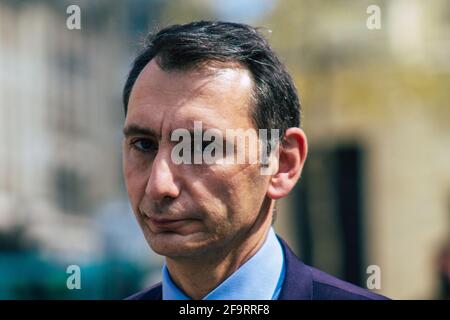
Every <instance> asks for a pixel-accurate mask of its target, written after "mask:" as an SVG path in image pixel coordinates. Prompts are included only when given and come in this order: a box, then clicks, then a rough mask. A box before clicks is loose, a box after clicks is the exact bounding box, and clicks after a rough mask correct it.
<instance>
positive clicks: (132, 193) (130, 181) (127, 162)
mask: <svg viewBox="0 0 450 320" xmlns="http://www.w3.org/2000/svg"><path fill="white" fill-rule="evenodd" d="M130 158H131V157H130V156H129V154H127V153H124V157H123V176H124V180H125V186H126V188H127V192H128V197H129V199H130V202H131V205H132V206H133V208H135V207H136V206H137V205H138V204H139V201H140V199H142V197H143V195H144V194H145V188H146V185H147V181H148V179H147V176H146V170H141V168H140V167H139V166H137V165H136V163H135V162H134V161H133V159H130Z"/></svg>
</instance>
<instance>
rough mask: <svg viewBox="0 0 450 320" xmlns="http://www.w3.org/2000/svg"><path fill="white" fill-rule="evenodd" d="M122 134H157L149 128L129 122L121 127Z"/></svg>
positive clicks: (127, 135)
mask: <svg viewBox="0 0 450 320" xmlns="http://www.w3.org/2000/svg"><path fill="white" fill-rule="evenodd" d="M123 134H124V136H125V137H129V136H137V135H144V136H154V137H157V134H156V133H155V132H154V131H153V130H152V129H150V128H144V127H141V126H138V125H136V124H130V125H128V126H126V127H125V128H123Z"/></svg>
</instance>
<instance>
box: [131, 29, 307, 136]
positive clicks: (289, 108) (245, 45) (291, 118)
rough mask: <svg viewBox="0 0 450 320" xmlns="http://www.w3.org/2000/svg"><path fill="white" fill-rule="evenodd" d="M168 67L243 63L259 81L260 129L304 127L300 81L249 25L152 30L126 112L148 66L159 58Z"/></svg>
mask: <svg viewBox="0 0 450 320" xmlns="http://www.w3.org/2000/svg"><path fill="white" fill-rule="evenodd" d="M153 58H156V62H157V63H158V65H159V66H160V67H161V68H162V69H163V70H188V69H192V68H197V67H201V66H203V65H206V64H208V63H214V62H220V63H225V64H226V63H238V64H239V65H242V66H243V67H245V68H247V69H248V70H249V71H250V73H251V75H252V77H253V80H254V92H253V98H254V102H255V105H254V106H253V108H252V109H251V110H250V114H251V117H252V120H253V123H254V125H255V128H257V129H268V130H269V129H279V134H280V137H283V136H284V134H285V132H286V130H287V129H288V128H290V127H300V118H301V113H300V112H301V109H300V101H299V98H298V95H297V90H296V88H295V85H294V82H293V81H292V78H291V76H290V75H289V74H288V72H287V71H286V68H285V66H284V65H283V64H282V63H281V62H280V60H279V59H278V57H277V55H276V54H275V52H274V51H273V49H272V48H271V46H270V45H269V43H268V41H267V40H266V39H265V38H264V37H263V36H262V35H261V33H259V31H258V30H257V29H256V28H253V27H251V26H249V25H246V24H241V23H231V22H221V21H197V22H191V23H188V24H182V25H172V26H169V27H167V28H164V29H162V30H160V31H159V32H157V33H152V34H150V35H149V36H148V37H147V39H146V41H145V42H144V46H143V50H142V51H141V53H140V54H139V55H138V56H137V57H136V59H135V60H134V63H133V65H132V68H131V70H130V73H129V75H128V78H127V81H126V83H125V87H124V89H123V104H124V108H125V115H126V113H127V109H128V101H129V98H130V94H131V90H132V89H133V85H134V83H135V82H136V79H137V77H138V76H139V74H140V73H141V71H142V70H143V69H144V67H145V66H146V65H147V64H148V63H149V62H150V61H151V60H152V59H153Z"/></svg>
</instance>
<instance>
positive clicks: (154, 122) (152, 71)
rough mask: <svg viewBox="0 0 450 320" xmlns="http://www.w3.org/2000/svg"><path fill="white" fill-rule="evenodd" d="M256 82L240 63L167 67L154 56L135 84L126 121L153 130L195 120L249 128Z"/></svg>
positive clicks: (230, 126)
mask: <svg viewBox="0 0 450 320" xmlns="http://www.w3.org/2000/svg"><path fill="white" fill-rule="evenodd" d="M253 86H254V82H253V79H252V76H251V74H250V72H249V71H248V70H247V69H244V68H242V67H239V66H230V67H221V68H212V67H211V68H206V67H205V68H203V69H195V70H189V71H165V70H162V69H161V68H160V67H159V65H158V64H157V63H156V62H155V61H154V59H153V60H152V61H151V62H150V63H149V64H147V66H146V67H145V68H144V69H143V70H142V72H141V73H140V75H139V76H138V78H137V80H136V82H135V84H134V87H133V90H132V92H131V95H130V100H129V103H128V112H127V119H126V123H127V124H137V125H140V126H146V127H149V126H150V127H152V129H153V130H158V128H160V127H161V126H162V125H163V124H162V122H171V123H177V124H181V123H182V122H184V123H186V122H193V121H203V122H205V123H206V124H207V125H208V124H209V126H214V127H217V128H223V129H226V128H241V127H247V128H248V127H251V126H252V122H251V119H250V116H249V115H250V113H249V106H250V105H251V103H252V102H251V100H252V99H251V97H252V92H253ZM172 129H173V128H172Z"/></svg>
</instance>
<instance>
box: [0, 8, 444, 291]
mask: <svg viewBox="0 0 450 320" xmlns="http://www.w3.org/2000/svg"><path fill="white" fill-rule="evenodd" d="M70 5H77V6H79V8H80V17H81V24H80V25H81V29H73V30H71V29H69V28H68V27H67V19H68V17H69V16H70V14H68V13H67V11H66V10H67V8H68V7H69V6H70ZM370 5H376V6H377V7H378V8H379V9H380V12H379V13H380V28H378V29H371V28H369V27H368V25H367V20H368V18H369V17H370V16H371V13H368V12H367V8H368V7H369V6H370ZM210 19H214V20H228V21H234V22H244V23H248V24H251V25H253V26H259V27H261V32H262V33H263V34H264V35H265V36H266V37H267V38H268V39H269V41H270V42H271V44H272V45H273V47H274V48H275V50H276V52H277V53H278V54H279V56H280V58H281V59H282V60H283V61H284V62H285V64H286V65H287V68H288V70H289V71H290V73H291V75H292V76H293V77H294V80H295V82H296V85H297V88H298V90H299V94H300V98H301V103H302V107H303V112H304V115H303V123H304V130H305V132H306V134H307V136H308V140H309V146H310V154H309V158H308V159H307V162H306V167H305V169H304V173H303V175H302V179H301V180H300V183H299V184H298V186H297V187H296V189H295V190H294V191H293V192H292V194H291V195H290V196H289V198H287V199H284V200H283V201H281V203H279V204H278V212H279V214H278V220H277V222H276V225H275V228H276V230H277V231H278V233H279V234H280V235H282V236H283V237H284V238H285V239H286V240H287V241H288V243H290V245H291V246H292V247H293V249H294V250H295V251H296V253H297V254H298V255H299V256H300V257H301V259H303V260H304V261H305V262H306V263H308V264H311V265H313V266H315V267H317V268H320V269H323V270H325V271H327V272H329V273H331V274H333V275H335V276H337V277H340V278H342V279H345V280H347V281H350V282H353V283H355V284H358V285H361V286H364V287H366V281H367V279H368V277H369V276H370V273H367V268H368V267H369V266H371V265H375V266H378V267H379V268H380V269H379V270H380V271H381V282H380V283H381V287H380V288H379V289H375V290H374V291H375V292H377V293H381V294H384V295H387V296H389V297H391V298H394V299H449V298H450V148H449V147H450V105H449V103H450V102H449V100H450V58H449V57H450V36H449V35H450V1H447V0H430V1H421V0H395V1H388V0H372V1H366V0H361V1H351V0H335V1H329V0H314V1H313V0H304V1H299V0H169V1H163V0H128V1H125V0H120V1H119V0H118V1H106V0H95V1H88V0H85V1H75V0H72V1H66V0H58V1H57V0H48V1H45V0H35V1H32V0H28V1H27V0H0V299H58V298H61V299H122V298H124V297H126V296H128V295H130V294H131V293H134V292H136V291H138V290H141V289H143V288H144V287H146V286H149V285H150V284H153V283H155V282H156V281H159V279H160V273H161V269H160V268H161V264H162V261H163V259H162V257H160V256H157V255H156V254H154V253H152V252H151V250H150V249H149V248H148V246H147V244H146V241H145V239H144V237H143V236H142V234H141V231H140V229H139V227H138V225H137V223H136V222H135V220H134V216H133V213H132V212H131V209H130V207H129V204H128V199H127V195H126V191H125V188H124V183H123V178H122V171H121V170H122V169H121V166H122V164H121V141H122V133H121V130H122V124H123V121H124V113H123V106H122V102H121V91H122V87H123V84H124V81H125V79H126V75H127V72H128V70H129V68H130V64H131V62H132V61H133V58H134V56H135V55H136V53H137V51H138V49H139V45H138V44H139V42H140V41H141V40H142V39H143V38H144V36H145V35H146V34H147V33H148V32H149V31H152V30H157V29H158V28H160V27H164V26H167V25H170V24H174V23H185V22H190V21H192V20H210ZM69 265H78V266H80V270H81V289H80V290H76V289H75V290H69V289H68V288H67V285H66V280H67V278H68V276H70V274H68V273H67V272H66V269H67V267H68V266H69Z"/></svg>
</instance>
